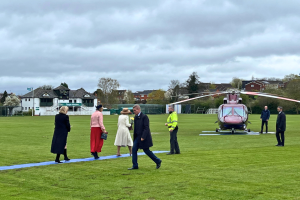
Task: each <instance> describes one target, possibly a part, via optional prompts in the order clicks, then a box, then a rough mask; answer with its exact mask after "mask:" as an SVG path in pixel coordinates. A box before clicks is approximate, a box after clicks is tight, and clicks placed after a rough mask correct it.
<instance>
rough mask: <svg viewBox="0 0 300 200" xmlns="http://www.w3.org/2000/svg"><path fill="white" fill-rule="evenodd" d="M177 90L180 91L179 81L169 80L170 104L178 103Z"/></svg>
mask: <svg viewBox="0 0 300 200" xmlns="http://www.w3.org/2000/svg"><path fill="white" fill-rule="evenodd" d="M179 89H180V82H179V80H171V82H170V85H169V90H168V91H169V93H170V94H171V95H170V96H171V99H170V101H171V102H175V101H178V96H179Z"/></svg>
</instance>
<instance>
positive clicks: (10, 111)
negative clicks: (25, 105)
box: [0, 106, 23, 117]
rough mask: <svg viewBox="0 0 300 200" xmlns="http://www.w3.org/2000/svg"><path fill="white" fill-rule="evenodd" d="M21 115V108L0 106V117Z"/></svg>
mask: <svg viewBox="0 0 300 200" xmlns="http://www.w3.org/2000/svg"><path fill="white" fill-rule="evenodd" d="M14 115H21V116H22V115H23V112H22V107H21V106H0V117H7V116H14Z"/></svg>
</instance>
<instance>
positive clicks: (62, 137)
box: [51, 106, 71, 163]
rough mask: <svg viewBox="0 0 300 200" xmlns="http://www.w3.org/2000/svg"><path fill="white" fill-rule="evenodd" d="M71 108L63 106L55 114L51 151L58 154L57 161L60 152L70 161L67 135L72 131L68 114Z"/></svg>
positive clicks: (57, 160) (56, 160)
mask: <svg viewBox="0 0 300 200" xmlns="http://www.w3.org/2000/svg"><path fill="white" fill-rule="evenodd" d="M68 110H69V108H68V107H67V106H62V107H61V108H60V110H59V114H57V115H56V116H55V128H54V134H53V139H52V145H51V153H54V154H57V155H56V159H55V162H57V163H61V162H60V161H59V157H60V154H64V160H66V161H69V160H70V159H69V158H68V156H67V137H68V132H70V131H71V126H70V121H69V116H68V115H67V112H68Z"/></svg>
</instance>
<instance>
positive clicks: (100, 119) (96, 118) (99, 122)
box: [91, 110, 105, 131]
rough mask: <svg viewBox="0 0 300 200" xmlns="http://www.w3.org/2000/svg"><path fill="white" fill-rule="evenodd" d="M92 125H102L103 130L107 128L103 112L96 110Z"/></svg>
mask: <svg viewBox="0 0 300 200" xmlns="http://www.w3.org/2000/svg"><path fill="white" fill-rule="evenodd" d="M91 127H101V129H102V131H103V130H105V127H104V125H103V114H102V112H100V111H98V110H96V111H95V112H94V113H93V114H92V117H91Z"/></svg>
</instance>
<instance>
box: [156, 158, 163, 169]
mask: <svg viewBox="0 0 300 200" xmlns="http://www.w3.org/2000/svg"><path fill="white" fill-rule="evenodd" d="M161 163H162V160H160V163H159V164H156V169H159V168H160V166H161Z"/></svg>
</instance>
